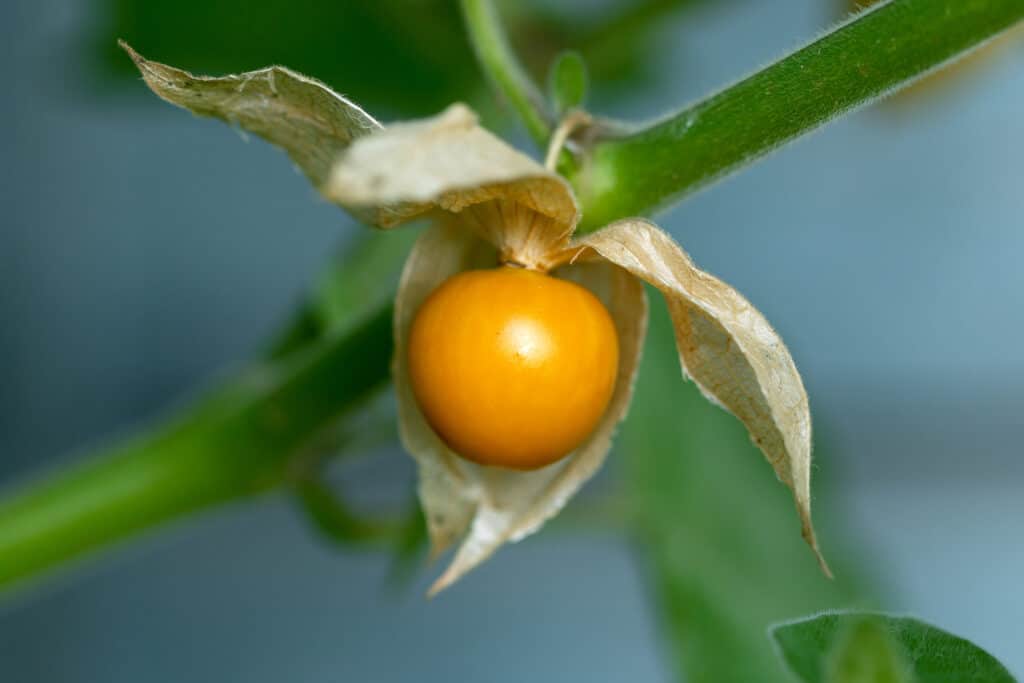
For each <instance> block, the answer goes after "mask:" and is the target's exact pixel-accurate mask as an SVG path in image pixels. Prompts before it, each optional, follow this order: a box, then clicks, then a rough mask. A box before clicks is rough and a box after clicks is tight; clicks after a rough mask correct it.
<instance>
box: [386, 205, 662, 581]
mask: <svg viewBox="0 0 1024 683" xmlns="http://www.w3.org/2000/svg"><path fill="white" fill-rule="evenodd" d="M496 264H497V253H496V251H495V249H494V248H493V247H492V246H491V245H489V244H488V243H487V242H485V241H483V240H481V239H480V237H479V236H478V235H477V234H476V233H475V231H473V230H472V229H470V228H469V227H468V226H467V225H465V223H464V222H463V221H461V220H460V219H459V218H456V217H445V218H443V219H441V220H439V221H438V222H437V223H436V224H435V225H434V226H432V227H430V228H429V229H428V230H427V231H426V232H425V233H424V234H423V235H422V236H421V237H420V239H419V241H418V242H417V243H416V246H415V247H414V248H413V250H412V252H411V253H410V255H409V258H408V260H407V261H406V265H405V270H404V272H403V274H402V280H401V283H400V284H399V289H398V295H397V297H396V299H395V324H394V328H395V358H394V364H393V370H394V384H395V390H396V394H397V397H398V413H399V432H400V435H401V437H402V442H403V444H404V445H405V447H406V449H407V450H408V451H409V452H410V453H411V454H412V455H413V457H414V458H415V459H416V461H417V463H418V465H419V477H420V479H419V493H420V500H421V503H422V505H423V510H424V514H425V517H426V520H427V529H428V531H429V534H430V539H431V545H432V549H433V554H434V555H435V556H436V555H437V554H440V553H441V552H443V551H444V550H446V549H447V548H448V547H449V546H450V545H452V544H453V543H454V542H455V541H456V540H457V539H459V538H460V537H462V536H463V535H465V537H464V538H463V540H462V543H461V545H460V546H459V549H458V551H457V552H456V554H455V558H454V559H453V561H452V563H451V564H450V565H449V567H448V568H447V570H446V571H445V572H444V573H443V574H442V576H441V577H440V578H439V579H438V580H437V581H436V582H435V584H434V585H433V586H432V587H431V589H430V593H431V594H435V593H437V592H438V591H440V590H442V589H443V588H445V587H447V586H450V585H451V584H452V583H454V582H455V581H456V580H458V579H459V578H460V577H462V576H463V575H465V574H466V572H468V571H470V570H471V569H473V568H474V567H476V566H477V565H478V564H480V563H481V562H483V561H484V560H486V559H487V558H488V557H490V556H491V555H492V554H493V553H494V552H495V551H496V550H497V549H498V548H499V547H501V546H502V545H503V544H504V543H506V542H510V541H517V540H519V539H521V538H524V537H525V536H527V535H529V534H531V533H533V532H534V531H536V530H537V529H538V528H540V526H541V525H542V524H543V523H544V522H545V521H546V520H547V519H549V518H550V517H552V516H553V515H554V514H556V513H557V512H558V511H559V510H560V509H561V508H562V507H563V506H564V505H565V503H566V501H568V499H569V498H570V497H571V496H572V495H573V494H574V493H575V492H576V491H577V490H578V489H579V487H580V486H582V484H583V483H584V482H585V481H587V480H588V479H589V478H590V477H591V476H592V475H593V474H594V473H595V472H596V471H597V470H598V469H599V468H600V466H601V463H602V462H603V461H604V459H605V456H606V455H607V453H608V450H609V448H610V447H611V439H612V435H613V433H614V431H615V428H616V426H617V425H618V423H619V422H620V421H621V420H622V418H623V417H625V414H626V410H627V408H628V407H629V402H630V398H631V396H632V390H633V382H634V378H635V376H636V372H637V368H638V366H639V359H640V350H641V347H642V345H643V338H644V334H645V332H646V325H647V305H646V299H645V295H644V291H643V286H642V285H641V284H640V283H639V281H637V280H636V278H634V277H633V276H632V275H630V274H629V273H627V272H626V271H624V270H622V269H621V268H618V267H617V266H614V265H612V264H610V263H597V264H581V265H573V266H568V267H566V268H564V269H562V271H560V272H559V275H563V276H565V277H567V278H568V279H572V280H574V281H576V282H578V283H579V284H582V285H584V286H585V287H587V288H588V289H590V290H591V291H592V292H594V293H595V295H597V296H598V297H599V298H600V299H601V300H602V302H603V303H604V304H605V306H606V307H607V308H608V310H609V312H610V313H611V315H612V319H613V320H614V321H615V326H616V332H617V334H618V339H619V370H618V377H617V380H616V386H615V390H614V393H613V395H612V398H611V401H610V403H609V406H608V409H607V410H606V412H605V415H604V417H603V418H602V420H601V422H600V423H599V425H598V426H597V428H596V429H595V430H594V432H593V434H591V436H590V437H589V438H588V440H587V441H586V442H585V443H584V444H582V445H581V446H580V447H579V448H578V449H577V450H576V451H574V452H573V453H572V454H570V455H569V456H568V457H566V458H564V459H562V460H560V461H559V462H557V463H554V464H552V465H549V466H547V467H544V468H542V469H539V470H534V471H529V472H523V471H515V470H505V469H500V468H494V467H485V466H481V465H477V464H475V463H472V462H470V461H468V460H464V459H462V458H460V457H459V456H458V455H456V454H455V453H453V452H452V451H451V449H449V448H448V447H447V446H446V445H445V443H444V442H443V441H442V440H441V439H440V438H439V437H438V436H437V434H436V433H435V432H434V431H433V429H431V427H430V425H429V424H428V423H427V421H426V419H425V418H424V416H423V414H422V412H421V411H420V409H419V406H418V405H417V403H416V399H415V396H414V395H413V392H412V386H411V382H410V379H409V371H408V362H407V358H406V353H407V340H408V336H409V330H410V328H411V325H412V321H413V318H414V316H415V314H416V311H417V310H418V309H419V307H420V305H421V304H422V303H423V301H424V300H425V299H426V298H427V297H428V296H429V295H430V293H431V292H432V291H433V290H434V289H435V288H436V287H437V286H438V285H439V284H440V283H441V282H443V281H444V280H445V279H447V278H448V277H450V276H452V275H454V274H456V273H459V272H462V271H464V270H468V269H472V268H477V267H488V266H494V265H496ZM467 529H468V533H467Z"/></svg>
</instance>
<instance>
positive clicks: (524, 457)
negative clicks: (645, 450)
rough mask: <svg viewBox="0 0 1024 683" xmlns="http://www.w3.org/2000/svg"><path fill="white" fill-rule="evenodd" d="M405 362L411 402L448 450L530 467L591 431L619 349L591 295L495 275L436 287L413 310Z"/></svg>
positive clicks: (502, 271) (560, 283)
mask: <svg viewBox="0 0 1024 683" xmlns="http://www.w3.org/2000/svg"><path fill="white" fill-rule="evenodd" d="M408 360H409V373H410V377H411V381H412V389H413V393H414V394H415V396H416V400H417V402H418V403H419V406H420V408H421V409H422V411H423V413H424V415H425V416H426V418H427V421H428V422H429V423H430V425H431V426H432V427H433V428H434V430H435V431H436V432H437V433H438V435H439V436H440V437H441V438H442V439H443V440H444V441H445V443H447V444H448V446H450V447H451V448H452V450H453V451H455V452H456V453H457V454H459V455H461V456H462V457H464V458H466V459H468V460H472V461H474V462H477V463H480V464H481V465H492V466H497V467H505V468H511V469H518V470H530V469H536V468H539V467H543V466H545V465H548V464H551V463H553V462H555V461H556V460H559V459H560V458H562V457H564V456H566V455H568V454H569V453H570V452H571V451H572V450H573V449H575V448H576V447H577V446H579V445H580V444H581V443H582V442H583V441H584V440H585V439H586V438H587V436H589V435H590V434H591V432H593V430H594V428H595V427H596V426H597V423H598V421H599V420H600V419H601V417H602V415H603V414H604V412H605V409H606V408H607V407H608V401H609V400H610V399H611V396H612V391H613V390H614V388H615V377H616V374H617V370H618V363H619V345H618V337H617V336H616V333H615V324H614V322H613V321H612V318H611V315H609V313H608V310H607V309H606V308H605V307H604V305H603V304H602V303H601V301H600V300H599V299H598V298H597V297H596V296H594V294H592V293H591V292H590V291H588V290H587V289H585V288H583V287H581V286H580V285H578V284H576V283H574V282H569V281H567V280H561V279H558V278H555V277H551V276H549V275H545V274H543V273H539V272H536V271H532V270H527V269H525V268H517V267H513V266H502V267H500V268H495V269H492V270H471V271H466V272H463V273H459V274H457V275H455V276H453V277H451V278H449V279H448V280H446V281H445V282H444V283H442V284H441V286H440V287H438V288H437V289H436V290H435V291H434V292H433V293H432V294H431V295H430V296H429V297H428V298H427V299H426V301H424V303H423V305H422V306H421V307H420V309H419V311H417V312H416V318H415V319H414V320H413V324H412V331H411V333H410V335H409V347H408Z"/></svg>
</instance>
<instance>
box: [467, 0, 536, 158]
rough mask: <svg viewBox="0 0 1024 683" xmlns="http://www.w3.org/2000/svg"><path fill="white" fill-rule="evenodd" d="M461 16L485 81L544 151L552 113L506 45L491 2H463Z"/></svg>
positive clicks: (486, 0) (506, 39) (503, 33)
mask: <svg viewBox="0 0 1024 683" xmlns="http://www.w3.org/2000/svg"><path fill="white" fill-rule="evenodd" d="M462 14H463V16H464V17H465V20H466V29H467V32H468V33H469V39H470V42H471V43H472V44H473V49H474V50H475V51H476V55H477V60H478V61H479V62H480V66H481V67H482V68H483V70H484V73H485V74H486V75H487V78H488V79H489V80H490V81H491V84H492V85H493V86H494V88H495V89H496V90H497V91H498V92H499V93H500V94H501V95H503V96H504V97H505V99H507V100H508V102H509V104H510V105H512V108H513V109H515V111H516V114H518V115H519V118H520V119H521V120H522V122H523V124H524V125H525V126H526V130H527V132H528V133H529V134H530V137H531V138H533V141H534V142H535V143H537V146H538V147H540V148H541V149H544V148H545V147H546V146H547V143H548V138H549V137H550V136H551V128H552V115H551V112H550V111H549V107H548V105H547V102H546V100H545V99H544V96H543V95H542V94H541V91H540V89H538V88H537V86H536V84H535V83H534V82H533V81H532V80H531V79H530V77H529V76H528V75H527V74H526V71H525V70H524V69H523V67H522V65H521V64H520V63H519V60H518V59H517V58H516V55H515V53H514V52H513V51H512V48H511V47H510V46H509V43H508V38H507V37H506V35H505V31H504V29H503V28H502V25H501V22H500V21H499V20H498V15H497V11H496V10H495V8H494V4H493V3H492V2H491V1H490V0H462Z"/></svg>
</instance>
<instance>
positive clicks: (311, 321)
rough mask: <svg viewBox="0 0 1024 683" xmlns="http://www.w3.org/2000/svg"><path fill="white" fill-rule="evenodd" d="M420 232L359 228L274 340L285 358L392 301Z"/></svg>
mask: <svg viewBox="0 0 1024 683" xmlns="http://www.w3.org/2000/svg"><path fill="white" fill-rule="evenodd" d="M419 232H420V231H419V230H417V229H415V228H414V227H411V226H407V227H404V228H402V229H401V230H387V231H384V230H369V229H366V230H362V229H361V230H360V231H359V233H358V234H357V235H356V237H355V238H354V239H353V241H352V243H351V244H347V245H345V247H344V248H342V249H339V250H338V251H337V253H336V254H335V255H334V257H333V258H332V259H331V261H330V263H329V264H328V265H327V267H326V268H324V269H323V270H322V271H321V272H320V274H319V275H318V277H317V279H316V282H315V283H314V284H313V287H312V289H311V291H310V292H309V294H308V295H307V297H306V298H305V300H303V302H302V304H301V305H300V306H299V307H298V308H297V310H296V313H295V315H294V316H293V318H292V320H291V321H290V322H289V323H288V324H286V325H285V326H284V327H283V329H282V330H281V332H280V333H279V334H278V336H277V338H276V339H275V340H274V341H273V342H272V343H271V346H270V350H269V356H270V358H272V359H276V358H282V357H284V356H286V355H288V354H289V353H293V352H294V351H296V350H298V349H300V348H302V347H304V346H306V345H308V344H310V343H312V342H315V341H317V340H319V339H320V338H322V337H323V336H324V335H326V334H328V333H331V332H333V331H337V330H340V329H343V328H344V327H345V326H347V325H351V324H352V323H353V322H354V321H357V320H361V319H363V318H364V317H366V316H368V315H371V314H372V313H374V312H375V311H378V310H380V309H381V308H383V307H385V306H387V305H389V304H390V302H391V300H392V299H393V298H394V296H395V288H396V287H397V285H398V276H399V273H400V272H401V270H402V264H403V263H405V257H406V256H407V255H408V253H409V250H410V249H411V248H412V245H413V242H415V241H416V238H417V237H419Z"/></svg>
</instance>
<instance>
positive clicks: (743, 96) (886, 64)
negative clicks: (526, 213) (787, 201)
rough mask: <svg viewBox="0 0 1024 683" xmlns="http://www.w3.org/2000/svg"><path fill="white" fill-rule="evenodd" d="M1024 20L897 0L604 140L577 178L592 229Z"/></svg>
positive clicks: (993, 1)
mask: <svg viewBox="0 0 1024 683" xmlns="http://www.w3.org/2000/svg"><path fill="white" fill-rule="evenodd" d="M1022 19H1024V0H891V1H890V2H886V3H883V4H879V5H877V6H875V7H874V8H872V9H870V10H868V11H866V12H864V13H862V14H859V15H857V16H855V17H853V18H852V19H850V20H849V21H847V22H845V23H843V24H841V25H839V26H837V27H836V28H835V29H833V30H832V31H830V32H829V33H827V34H826V35H824V36H822V37H821V38H819V39H817V40H815V41H814V42H812V43H810V44H809V45H807V46H806V47H804V48H802V49H799V50H797V51H796V52H794V53H792V54H790V55H789V56H787V57H785V58H783V59H781V60H779V61H777V62H775V63H774V64H772V65H771V66H769V67H767V68H765V69H762V70H761V71H758V72H757V73H755V74H753V75H752V76H749V77H748V78H746V79H744V80H742V81H740V82H739V83H736V84H735V85H732V86H730V87H728V88H726V89H724V90H722V91H721V92H719V93H718V94H715V95H712V96H711V97H708V98H707V99H704V100H701V101H700V102H697V103H696V104H693V105H691V106H689V107H686V108H685V109H683V110H682V111H679V112H677V113H675V114H672V115H670V116H668V117H665V118H663V119H661V120H660V121H657V122H655V123H653V124H651V125H647V126H645V127H643V128H640V129H635V130H633V131H632V132H630V133H628V134H626V135H622V136H617V137H612V138H609V139H605V140H601V141H598V142H597V143H596V144H594V145H593V147H592V148H591V149H590V150H589V153H588V154H587V155H586V157H585V158H584V160H583V163H582V164H581V166H580V167H579V169H578V170H577V172H576V173H575V174H574V176H573V177H572V181H573V184H574V186H575V187H576V189H577V192H578V194H579V197H580V200H581V203H582V204H583V206H584V207H585V212H584V225H583V229H584V230H590V229H594V228H597V227H600V226H601V225H604V224H606V223H608V222H610V221H613V220H616V219H618V218H621V217H623V216H632V215H641V214H648V213H651V212H653V211H657V210H659V209H663V208H666V207H668V206H671V205H672V204H674V203H676V202H678V201H679V200H680V199H682V198H683V197H684V196H686V195H687V194H689V193H691V192H694V191H695V190H697V189H699V188H701V187H704V186H705V185H707V184H709V183H711V182H714V181H715V180H718V179H719V178H722V177H723V176H726V175H728V174H729V173H731V172H733V171H735V170H737V169H739V168H742V167H743V166H745V165H747V164H749V163H751V162H753V161H755V160H756V159H759V158H761V157H763V156H765V155H766V154H768V153H769V152H771V151H773V150H775V149H777V148H778V147H780V146H782V145H783V144H785V143H786V142H789V141H790V140H793V139H794V138H796V137H799V136H800V135H803V134H805V133H808V132H810V131H812V130H814V129H815V128H817V127H819V126H821V125H823V124H825V123H827V122H828V121H830V120H832V119H834V118H836V117H837V116H839V115H841V114H843V113H844V112H847V111H849V110H851V109H854V108H856V107H858V106H861V105H864V104H866V103H868V102H871V101H872V100H875V99H877V98H880V97H882V96H884V95H886V94H888V93H890V92H892V91H894V90H896V89H898V88H899V87H901V86H903V85H906V84H908V83H910V82H912V81H913V80H915V79H916V78H918V77H919V76H921V75H923V74H925V73H927V72H929V71H930V70H932V69H934V68H936V67H938V66H940V65H942V64H944V63H945V62H947V61H949V60H951V59H953V58H956V57H960V56H962V55H964V54H966V53H967V52H969V51H970V50H971V49H973V48H975V47H977V46H978V45H980V44H982V43H984V42H985V41H987V40H989V39H991V38H992V37H994V36H996V35H998V34H999V33H1001V32H1003V31H1005V30H1007V29H1009V28H1011V27H1013V26H1014V25H1015V24H1017V23H1019V22H1020V21H1021V20H1022Z"/></svg>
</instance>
